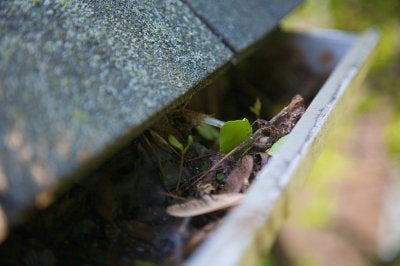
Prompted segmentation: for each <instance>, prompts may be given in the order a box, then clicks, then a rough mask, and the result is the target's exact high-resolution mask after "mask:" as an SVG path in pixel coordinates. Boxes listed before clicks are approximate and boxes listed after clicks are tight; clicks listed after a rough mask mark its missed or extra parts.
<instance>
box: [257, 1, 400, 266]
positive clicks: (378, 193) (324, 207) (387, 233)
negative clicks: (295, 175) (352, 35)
mask: <svg viewBox="0 0 400 266" xmlns="http://www.w3.org/2000/svg"><path fill="white" fill-rule="evenodd" d="M399 17H400V1H398V0H385V1H373V0H342V1H340V0H325V1H317V0H309V1H305V2H304V3H303V4H302V5H301V6H300V7H299V8H298V9H296V10H295V11H294V12H293V13H292V14H291V15H290V16H289V17H287V18H286V19H285V20H284V22H283V27H284V28H287V29H293V28H294V29H296V30H299V29H305V30H307V29H310V28H311V29H312V28H334V29H339V30H345V31H355V32H361V31H364V30H366V29H368V28H377V29H378V30H379V32H380V34H381V36H380V43H379V46H378V47H377V51H376V56H375V60H374V62H373V65H372V66H371V69H370V72H369V73H368V75H367V79H366V80H365V82H364V83H363V85H362V89H361V90H360V93H361V94H362V95H361V97H360V98H361V101H360V102H359V105H358V107H357V109H356V112H355V113H354V114H353V116H351V117H346V118H345V119H343V120H342V123H341V124H340V125H338V127H337V128H336V130H334V133H333V134H332V136H331V137H330V140H329V141H328V145H326V148H325V149H324V151H323V153H322V154H321V156H320V158H319V159H318V161H317V163H316V165H315V167H314V169H313V171H312V173H311V175H310V176H309V178H308V180H307V183H306V184H305V187H304V189H303V190H302V191H301V193H299V196H298V197H297V198H296V200H295V202H294V204H293V206H292V212H291V216H290V218H289V220H288V221H287V222H286V224H285V225H284V228H283V229H282V232H281V234H280V236H279V238H278V241H277V245H276V246H275V249H274V252H273V255H272V256H270V257H268V259H266V260H265V261H264V262H263V265H284V264H285V265H296V266H300V265H301V266H305V265H310V266H314V265H349V266H350V265H351V266H353V265H400V260H399V258H398V257H399V254H398V251H399V250H400V229H399V227H400V206H398V205H400V175H399V174H398V173H400V104H399V103H400V19H399ZM397 200H398V201H397Z"/></svg>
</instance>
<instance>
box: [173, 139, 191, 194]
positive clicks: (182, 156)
mask: <svg viewBox="0 0 400 266" xmlns="http://www.w3.org/2000/svg"><path fill="white" fill-rule="evenodd" d="M168 142H169V144H171V145H172V146H173V147H174V148H176V149H177V150H178V151H179V155H180V163H179V176H178V181H177V183H176V190H177V191H178V190H179V186H180V183H181V177H182V171H183V162H184V159H185V154H186V152H187V151H188V149H189V147H190V146H191V145H192V144H193V137H192V135H189V136H188V139H187V143H186V145H185V146H183V144H182V142H180V141H179V140H178V139H177V138H175V137H174V136H173V135H168Z"/></svg>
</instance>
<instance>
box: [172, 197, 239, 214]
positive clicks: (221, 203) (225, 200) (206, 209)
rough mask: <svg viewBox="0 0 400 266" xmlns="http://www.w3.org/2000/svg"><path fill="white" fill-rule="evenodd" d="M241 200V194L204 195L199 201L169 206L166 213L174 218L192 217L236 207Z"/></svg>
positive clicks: (194, 200) (193, 200)
mask: <svg viewBox="0 0 400 266" xmlns="http://www.w3.org/2000/svg"><path fill="white" fill-rule="evenodd" d="M243 198H244V194H242V193H226V194H218V195H206V196H203V197H202V198H201V199H192V200H189V201H187V202H185V203H181V204H174V205H171V206H169V207H168V208H167V210H166V211H167V213H168V214H169V215H171V216H175V217H192V216H196V215H202V214H206V213H210V212H214V211H218V210H223V209H226V208H230V207H233V206H236V205H238V204H239V203H240V202H241V201H242V199H243Z"/></svg>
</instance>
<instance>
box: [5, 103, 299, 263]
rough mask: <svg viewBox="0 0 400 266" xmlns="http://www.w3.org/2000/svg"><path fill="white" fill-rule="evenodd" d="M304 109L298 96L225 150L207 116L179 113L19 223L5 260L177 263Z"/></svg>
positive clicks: (233, 201) (237, 196)
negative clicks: (206, 131)
mask: <svg viewBox="0 0 400 266" xmlns="http://www.w3.org/2000/svg"><path fill="white" fill-rule="evenodd" d="M304 109H305V107H304V105H303V101H302V99H301V97H300V96H296V97H294V99H293V100H292V102H291V103H290V104H289V105H288V106H287V107H285V108H284V109H283V110H282V111H281V112H279V113H278V115H276V116H275V117H274V118H272V119H271V120H269V121H267V120H262V119H258V120H256V121H254V123H253V127H252V129H253V132H252V134H251V135H250V136H249V137H248V138H247V139H246V140H245V141H244V142H242V143H241V144H239V145H238V146H237V147H235V148H234V149H233V150H231V151H230V152H229V153H227V154H221V153H219V152H218V147H217V146H216V143H215V141H214V140H212V138H211V140H210V139H205V138H203V137H202V136H201V135H200V134H199V133H198V131H197V130H196V126H198V124H199V123H200V122H201V121H203V120H204V118H205V117H207V116H206V115H204V114H200V113H196V112H192V111H188V110H187V109H185V107H182V108H178V109H176V110H174V111H173V112H171V113H169V114H168V115H166V116H165V117H163V118H161V120H160V121H159V122H158V123H156V124H155V126H154V127H153V128H151V129H149V130H147V131H146V132H144V133H143V134H142V135H141V136H140V137H138V138H137V139H136V140H134V141H133V142H132V143H131V144H130V145H129V146H128V147H126V148H125V149H124V150H123V151H121V152H120V153H119V154H117V155H115V156H114V157H113V158H111V159H110V160H109V161H108V162H107V163H106V164H104V165H103V166H102V167H100V168H99V169H97V170H96V171H95V172H94V173H92V175H91V176H89V177H87V178H86V179H85V180H82V181H81V182H78V183H76V184H75V185H74V186H73V187H72V189H70V190H69V191H68V192H67V193H65V194H63V195H62V196H61V197H60V198H59V199H58V201H57V202H56V203H55V204H54V205H52V206H51V207H50V208H48V209H46V210H44V211H42V212H40V213H37V214H36V215H32V217H31V218H30V220H29V222H27V223H25V224H24V225H23V226H21V227H19V228H17V229H15V230H14V232H13V235H12V236H11V237H10V238H9V239H8V240H6V242H5V243H4V244H3V245H2V246H1V247H0V255H2V258H6V261H4V264H5V265H8V264H18V265H25V264H29V265H43V264H45V265H54V264H57V263H61V264H64V265H81V264H88V265H104V264H106V265H135V264H140V263H141V262H142V263H143V262H144V263H147V264H146V265H152V264H155V265H159V264H161V263H164V264H165V263H167V264H168V263H170V264H174V265H176V264H180V263H181V262H182V261H183V260H184V259H185V258H186V257H187V256H189V255H190V252H192V251H193V249H194V248H195V247H196V246H198V245H199V244H200V243H201V241H203V240H204V239H206V238H207V237H208V236H209V235H210V234H211V233H212V231H213V229H214V228H215V227H216V226H217V225H219V224H221V223H223V219H224V218H223V217H224V214H225V213H226V210H227V209H228V208H229V207H233V206H235V205H237V204H239V203H240V201H241V200H242V199H243V198H244V197H245V193H246V191H247V188H248V187H249V186H251V183H252V181H253V180H254V179H255V178H257V172H258V171H259V170H260V169H261V168H262V167H263V166H265V165H266V164H268V161H269V160H270V158H271V155H270V154H268V151H267V150H268V149H269V148H270V147H271V146H272V145H273V144H274V143H275V142H276V141H277V140H278V139H280V138H281V137H282V136H284V135H287V134H288V133H289V132H290V131H291V129H292V128H293V126H294V125H295V124H296V122H297V120H298V119H299V118H300V117H301V115H302V113H303V112H304ZM211 120H212V121H214V120H213V119H211ZM215 121H217V120H215ZM215 121H214V122H215ZM216 125H220V123H219V122H218V123H216ZM168 136H174V138H175V139H176V141H175V140H174V141H173V142H174V143H175V145H171V140H172V138H169V139H170V141H168ZM189 136H192V137H193V142H192V140H191V138H192V137H189ZM178 143H181V144H182V147H181V145H179V144H178ZM66 217H67V218H66ZM21 243H23V245H21ZM61 260H62V261H61ZM2 263H3V261H2ZM149 263H150V264H149Z"/></svg>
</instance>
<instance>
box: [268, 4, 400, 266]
mask: <svg viewBox="0 0 400 266" xmlns="http://www.w3.org/2000/svg"><path fill="white" fill-rule="evenodd" d="M283 27H284V28H286V29H289V30H291V29H295V30H297V29H299V28H300V29H304V28H305V29H310V28H334V29H339V30H344V31H353V32H354V31H355V32H362V31H364V30H366V29H369V28H376V29H378V30H379V32H380V35H381V36H380V42H379V45H378V47H377V50H376V57H375V60H374V62H373V65H372V66H371V69H370V72H369V73H368V76H367V79H366V81H365V82H364V84H363V85H362V86H363V87H364V93H365V95H362V97H361V98H362V100H361V102H360V104H359V106H358V108H357V111H356V114H355V117H353V118H349V119H348V120H349V121H347V123H344V124H342V125H339V126H338V128H337V129H336V130H335V132H334V134H333V136H331V138H330V140H329V141H328V144H327V145H326V146H325V147H326V148H325V149H324V151H323V153H322V154H321V157H320V158H319V159H318V160H317V162H316V164H315V167H314V169H313V171H312V173H311V175H310V177H309V179H308V181H307V184H306V185H307V186H310V187H313V191H314V192H315V193H314V197H315V198H316V199H317V200H311V201H309V203H308V204H307V205H306V206H305V207H304V208H303V209H301V210H294V212H295V213H294V217H295V218H294V219H296V220H297V222H298V223H300V224H303V225H304V226H306V227H307V226H308V227H310V228H316V227H317V228H318V227H323V226H325V225H326V224H328V223H329V220H330V219H331V213H332V209H333V204H334V203H333V200H332V198H333V195H331V194H330V192H329V190H328V189H327V181H326V180H327V179H331V180H332V179H334V178H340V175H341V173H343V172H344V171H346V169H348V166H349V164H351V158H347V157H346V155H343V154H341V153H340V151H338V150H337V149H336V148H335V143H337V142H338V141H346V138H348V136H347V133H348V132H349V130H351V123H352V121H351V119H357V116H361V115H362V114H365V113H368V112H376V111H377V110H378V108H382V107H383V105H385V106H384V107H385V108H388V109H389V110H390V112H389V114H390V115H391V118H390V119H389V121H390V122H389V124H388V125H387V128H386V135H385V140H386V143H387V151H388V153H389V154H390V156H391V158H392V160H393V161H395V162H397V164H398V166H400V163H399V162H400V1H399V0H385V1H376V0H323V1H319V0H308V1H305V2H304V3H303V4H302V5H301V6H300V7H299V8H297V9H296V10H295V11H294V12H293V13H292V14H291V15H290V16H289V17H287V18H286V19H285V20H284V21H283ZM347 141H348V139H347ZM267 261H268V263H267V265H274V264H273V263H272V262H271V259H270V258H269V259H268V260H267ZM267 261H266V262H267ZM295 265H315V264H314V262H313V261H312V260H309V258H299V259H298V261H297V262H296V264H295ZM395 265H397V264H395ZM399 265H400V264H399Z"/></svg>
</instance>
